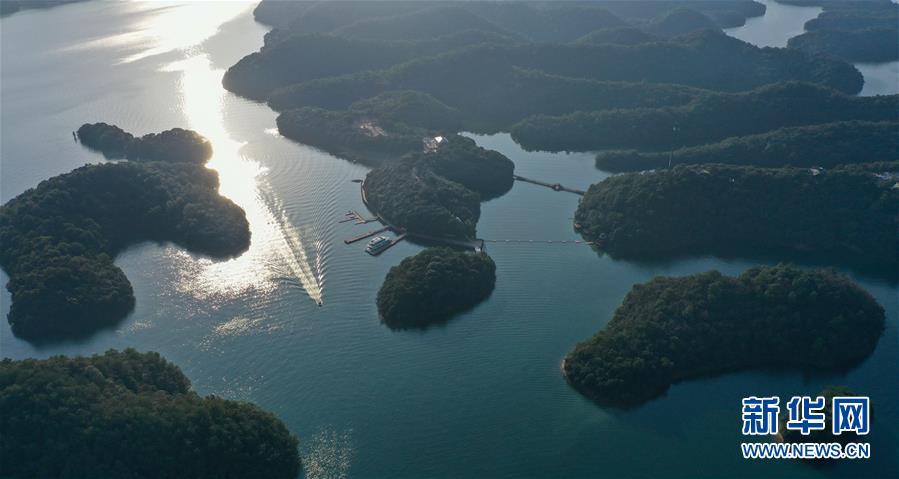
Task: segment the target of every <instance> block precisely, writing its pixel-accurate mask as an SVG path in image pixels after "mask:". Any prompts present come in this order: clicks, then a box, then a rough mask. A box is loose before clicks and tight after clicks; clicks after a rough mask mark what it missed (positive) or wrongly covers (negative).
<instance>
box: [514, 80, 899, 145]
mask: <svg viewBox="0 0 899 479" xmlns="http://www.w3.org/2000/svg"><path fill="white" fill-rule="evenodd" d="M897 119H899V95H889V96H877V97H856V96H849V95H844V94H842V93H839V92H837V91H835V90H831V89H828V88H825V87H822V86H819V85H814V84H809V83H798V82H790V83H778V84H774V85H768V86H764V87H761V88H758V89H755V90H751V91H748V92H743V93H717V92H708V93H706V94H703V95H701V96H698V97H696V98H695V99H694V100H693V101H692V102H690V103H688V104H686V105H683V106H673V107H663V108H635V109H621V110H608V111H598V112H576V113H572V114H569V115H563V116H534V117H531V118H529V119H527V120H524V121H522V122H520V123H518V124H517V125H515V127H513V128H512V138H514V139H515V141H516V142H518V143H519V144H521V145H522V146H523V147H525V148H526V149H531V150H548V151H563V150H569V151H586V150H602V149H608V148H637V147H639V148H671V147H679V146H688V145H698V144H702V143H709V142H714V141H720V140H723V139H725V138H729V137H734V136H744V135H751V134H755V133H762V132H765V131H770V130H774V129H777V128H783V127H789V126H801V125H812V124H817V123H830V122H835V121H846V120H863V121H897Z"/></svg>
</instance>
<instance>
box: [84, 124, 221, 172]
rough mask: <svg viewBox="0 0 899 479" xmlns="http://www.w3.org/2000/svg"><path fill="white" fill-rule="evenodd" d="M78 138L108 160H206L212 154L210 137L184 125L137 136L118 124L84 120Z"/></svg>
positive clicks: (194, 161) (198, 161) (199, 161)
mask: <svg viewBox="0 0 899 479" xmlns="http://www.w3.org/2000/svg"><path fill="white" fill-rule="evenodd" d="M78 140H80V141H81V144H83V145H84V146H86V147H88V148H90V149H92V150H96V151H99V152H100V153H103V156H104V157H106V158H109V159H123V158H124V159H128V160H133V161H166V162H184V163H206V161H207V160H208V159H209V158H210V157H211V156H212V145H211V144H210V143H209V140H207V139H206V138H204V137H203V136H201V135H200V134H199V133H197V132H195V131H193V130H184V129H182V128H172V129H171V130H166V131H163V132H162V133H149V134H147V135H144V136H142V137H139V138H136V137H135V136H134V135H132V134H131V133H128V132H126V131H125V130H122V129H121V128H119V127H117V126H115V125H108V124H106V123H85V124H84V125H81V127H80V128H78Z"/></svg>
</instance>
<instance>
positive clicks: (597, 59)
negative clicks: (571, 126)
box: [260, 30, 863, 110]
mask: <svg viewBox="0 0 899 479" xmlns="http://www.w3.org/2000/svg"><path fill="white" fill-rule="evenodd" d="M710 65H716V68H710V67H709V66H710ZM513 68H519V69H524V70H536V71H539V72H542V73H544V74H548V75H556V76H562V77H570V78H580V79H590V80H603V81H616V82H636V83H638V84H640V83H641V82H645V83H673V84H678V85H684V86H691V87H697V88H706V89H712V90H719V91H742V90H748V89H752V88H756V87H759V86H762V85H766V84H769V83H773V82H779V81H789V80H794V81H809V82H816V83H822V84H824V85H827V86H829V87H832V88H835V89H837V90H839V91H843V92H846V93H850V94H854V93H857V92H858V91H859V90H861V87H862V84H863V81H862V78H861V74H859V73H858V71H857V70H855V69H854V67H852V66H851V65H849V64H847V63H845V62H841V61H836V60H829V59H826V58H820V57H814V56H810V55H807V54H805V53H803V52H800V51H798V50H793V49H772V48H767V49H760V48H757V47H755V46H752V45H750V44H748V43H744V42H741V41H740V40H737V39H735V38H732V37H729V36H727V35H725V34H723V33H720V32H718V33H716V32H712V31H708V30H706V31H699V32H694V33H693V34H690V35H686V36H683V37H679V38H677V39H675V40H672V41H669V42H652V43H642V44H637V45H615V44H599V45H591V44H586V43H577V44H564V45H562V44H531V43H528V44H516V45H498V44H482V45H474V46H470V47H466V48H462V49H458V50H454V51H449V52H446V53H441V54H435V55H434V56H428V57H420V58H416V59H414V60H411V61H408V62H405V63H400V64H397V65H395V66H393V67H390V68H387V69H383V70H370V71H363V72H358V73H355V74H347V75H342V76H332V77H328V78H321V79H318V80H311V81H307V82H300V83H297V84H294V85H291V86H288V87H285V88H282V89H279V90H275V91H273V92H272V93H271V94H270V95H269V97H268V99H269V103H270V104H271V105H272V106H273V107H274V108H275V109H277V110H284V109H288V108H293V107H298V106H320V107H325V108H346V107H347V106H348V105H349V104H350V103H352V102H354V101H358V100H360V99H363V98H367V97H370V96H374V95H376V94H378V93H381V92H384V91H390V90H410V89H411V90H419V91H423V92H426V93H429V94H431V95H432V96H434V97H435V98H437V99H439V100H441V101H443V102H444V103H446V104H447V105H450V106H452V107H456V108H459V109H460V110H465V109H466V108H465V107H466V106H469V105H476V104H477V102H478V100H481V101H483V100H486V101H490V95H492V94H495V92H496V91H497V90H499V89H502V88H508V86H509V85H510V84H511V83H510V80H513V79H514V77H510V76H509V75H510V72H512V71H513ZM260 73H264V72H260ZM485 89H486V90H485ZM556 94H557V96H559V97H560V98H562V99H564V98H565V95H566V91H565V90H561V91H557V92H556ZM525 98H526V96H524V95H522V96H519V97H516V99H525ZM586 108H589V107H586Z"/></svg>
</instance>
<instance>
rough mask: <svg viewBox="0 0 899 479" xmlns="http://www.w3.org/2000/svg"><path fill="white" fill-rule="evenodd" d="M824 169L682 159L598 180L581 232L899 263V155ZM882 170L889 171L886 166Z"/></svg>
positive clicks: (662, 243)
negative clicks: (875, 168)
mask: <svg viewBox="0 0 899 479" xmlns="http://www.w3.org/2000/svg"><path fill="white" fill-rule="evenodd" d="M881 167H882V168H890V167H891V168H892V169H891V170H890V172H889V173H886V174H885V175H884V176H883V178H881V177H878V176H877V175H876V174H875V172H869V171H864V168H854V167H853V168H845V169H842V168H841V169H833V170H818V169H806V168H772V169H763V168H755V167H745V166H725V165H713V164H709V165H698V166H677V167H674V168H672V169H666V170H656V171H654V172H647V173H628V174H622V175H618V176H613V177H610V178H607V179H605V180H603V181H602V182H600V183H597V184H595V185H593V186H591V187H590V189H589V190H588V191H587V194H586V195H585V196H584V198H583V200H582V201H581V203H580V205H579V206H578V209H577V212H576V214H575V221H576V222H577V224H578V225H579V226H580V228H581V233H582V234H583V235H584V236H585V237H586V238H588V239H590V240H594V241H599V242H601V243H602V245H601V248H602V249H603V250H604V251H606V252H608V253H609V254H611V255H613V256H615V257H622V258H635V257H658V256H663V257H664V256H678V255H683V254H708V253H718V254H730V255H734V254H739V255H749V256H756V257H757V256H771V255H775V254H785V255H788V256H789V257H795V256H797V255H800V256H808V257H811V258H817V259H827V260H829V261H838V262H841V263H846V264H850V265H856V266H859V267H861V268H866V269H877V270H878V271H882V272H883V273H885V274H889V275H895V274H896V271H899V235H897V234H896V231H897V228H899V215H897V212H899V189H896V188H893V185H894V183H896V177H895V174H896V172H897V170H899V166H897V163H893V164H892V165H887V164H883V165H881ZM880 173H884V170H883V169H881V170H880Z"/></svg>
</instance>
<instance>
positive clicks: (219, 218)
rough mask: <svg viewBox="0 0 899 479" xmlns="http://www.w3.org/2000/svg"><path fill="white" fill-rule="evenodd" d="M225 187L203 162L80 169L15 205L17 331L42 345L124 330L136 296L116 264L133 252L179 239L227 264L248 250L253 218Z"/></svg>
mask: <svg viewBox="0 0 899 479" xmlns="http://www.w3.org/2000/svg"><path fill="white" fill-rule="evenodd" d="M163 149H164V148H163ZM218 186H219V184H218V175H217V174H216V172H215V171H213V170H210V169H207V168H206V167H205V166H204V165H202V164H199V163H196V162H188V161H184V160H181V159H179V158H172V159H171V160H166V161H139V162H130V161H129V162H119V163H109V164H99V165H87V166H83V167H80V168H77V169H75V170H73V171H72V172H70V173H66V174H63V175H59V176H55V177H53V178H50V179H48V180H45V181H42V182H41V183H40V184H39V185H38V186H37V187H36V188H32V189H29V190H28V191H26V192H24V193H22V194H21V195H19V196H17V197H16V198H13V199H12V200H10V201H9V202H7V203H6V204H5V205H3V206H2V208H0V266H2V267H3V269H4V271H6V273H7V274H8V275H9V277H10V280H9V283H8V284H7V286H6V287H7V289H8V290H9V291H10V293H12V305H11V307H10V311H9V316H8V320H9V323H10V325H11V326H12V330H13V332H14V333H15V334H16V335H18V336H20V337H23V338H27V339H29V340H35V341H40V340H46V339H51V338H58V337H66V336H73V335H82V334H86V333H89V332H92V331H94V330H96V329H99V328H102V327H105V326H110V325H114V324H116V323H117V322H118V321H119V320H121V319H122V318H124V317H125V315H127V314H128V312H130V311H131V309H132V308H133V306H134V294H133V292H132V289H131V284H130V283H129V282H128V279H127V278H126V277H125V275H124V273H123V272H122V270H121V269H119V268H118V267H117V266H116V265H115V264H114V263H113V259H114V258H115V256H116V254H117V253H118V252H120V251H122V250H123V249H124V248H126V247H127V246H129V245H131V244H134V243H137V242H141V241H160V242H162V241H171V242H174V243H176V244H178V245H180V246H183V247H185V248H188V249H189V250H191V251H195V252H197V253H201V254H206V255H209V256H212V257H218V258H225V257H230V256H234V255H237V254H239V253H241V252H242V251H244V250H246V249H247V248H248V247H249V244H250V230H249V225H248V223H247V219H246V215H245V214H244V211H243V210H242V209H241V208H240V207H239V206H237V205H235V204H234V203H233V202H232V201H231V200H229V199H227V198H224V197H222V196H220V195H219V193H218Z"/></svg>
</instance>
